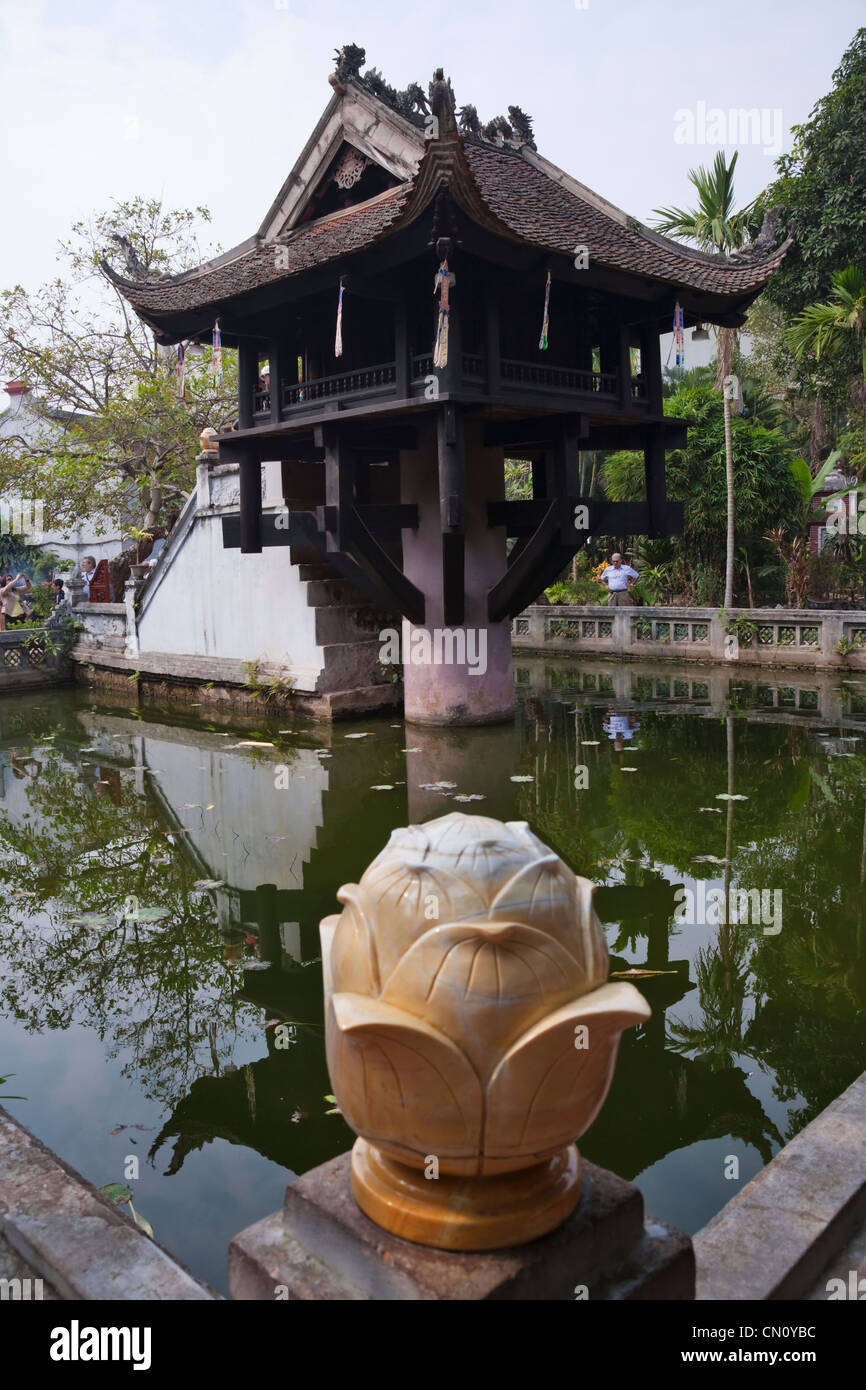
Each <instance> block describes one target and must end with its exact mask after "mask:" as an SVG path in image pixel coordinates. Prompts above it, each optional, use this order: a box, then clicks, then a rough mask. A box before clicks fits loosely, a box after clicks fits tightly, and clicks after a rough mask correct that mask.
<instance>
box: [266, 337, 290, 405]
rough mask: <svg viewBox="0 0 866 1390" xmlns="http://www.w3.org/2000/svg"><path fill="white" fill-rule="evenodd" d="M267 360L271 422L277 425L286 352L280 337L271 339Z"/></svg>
mask: <svg viewBox="0 0 866 1390" xmlns="http://www.w3.org/2000/svg"><path fill="white" fill-rule="evenodd" d="M268 362H269V364H270V368H271V423H272V424H274V425H278V424H279V423H280V404H281V397H282V384H283V378H284V377H285V374H286V353H285V348H284V346H283V342H282V340H281V339H279V338H272V339H271V341H270V344H269V350H268Z"/></svg>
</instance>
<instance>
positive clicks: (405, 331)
mask: <svg viewBox="0 0 866 1390" xmlns="http://www.w3.org/2000/svg"><path fill="white" fill-rule="evenodd" d="M394 361H395V377H396V381H395V385H396V388H397V400H398V401H405V400H407V399H408V397H409V319H408V313H407V309H406V301H405V299H403V298H400V299H398V301H397V304H396V306H395V309H394Z"/></svg>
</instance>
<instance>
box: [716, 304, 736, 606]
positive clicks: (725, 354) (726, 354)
mask: <svg viewBox="0 0 866 1390" xmlns="http://www.w3.org/2000/svg"><path fill="white" fill-rule="evenodd" d="M735 341H736V332H735V330H734V329H733V328H720V329H719V333H718V345H719V351H718V357H717V361H716V385H717V386H720V387H721V388H722V392H723V394H724V406H725V485H726V490H727V498H728V519H727V543H726V546H725V601H724V604H723V607H724V609H725V611H726V612H727V611H728V610H729V609H730V608H732V607H733V602H734V445H733V437H732V434H731V402H730V400H729V399H728V398H729V396H730V391H729V390H728V389H727V388H726V386H725V382H726V381H727V379H728V377H729V376H730V375H731V364H732V361H733V356H734V344H735Z"/></svg>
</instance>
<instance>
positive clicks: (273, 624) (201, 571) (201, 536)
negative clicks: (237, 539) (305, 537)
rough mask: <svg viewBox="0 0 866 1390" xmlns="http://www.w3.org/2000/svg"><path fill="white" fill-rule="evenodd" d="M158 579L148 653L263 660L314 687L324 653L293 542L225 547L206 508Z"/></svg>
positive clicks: (144, 612)
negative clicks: (254, 551)
mask: <svg viewBox="0 0 866 1390" xmlns="http://www.w3.org/2000/svg"><path fill="white" fill-rule="evenodd" d="M151 584H152V585H153V586H154V589H153V592H152V593H151V592H149V591H146V592H145V596H144V598H143V601H142V608H141V613H140V617H139V622H138V645H139V651H140V652H141V653H146V652H163V653H168V654H173V655H185V656H202V657H215V658H221V659H229V660H232V659H233V660H237V661H244V662H248V661H256V662H257V661H262V662H266V663H268V664H272V665H275V666H281V667H284V668H285V669H286V671H287V673H288V674H289V675H290V676H292V677H293V678H294V680H295V682H296V687H297V688H298V689H300V690H314V689H315V687H316V682H317V680H318V677H319V675H320V674H321V671H322V669H323V664H324V656H323V652H322V648H321V647H320V646H318V645H317V644H316V638H315V610H314V609H313V608H310V607H309V606H308V604H307V594H306V585H305V584H304V583H303V582H302V581H301V579H300V578H299V574H298V568H297V566H294V565H292V564H291V563H290V560H289V549H288V546H272V547H269V548H266V549H264V550H263V551H262V552H261V554H260V555H242V554H241V552H240V550H225V549H224V548H223V541H222V524H221V518H220V516H219V515H213V514H207V513H204V514H202V513H199V514H198V515H197V516H196V518H195V521H194V522H193V525H192V527H191V529H190V530H189V531H188V532H187V534H186V535H185V536H183V537H182V538H181V539H180V541H179V543H178V544H177V546H176V548H174V547H173V548H172V550H171V552H170V553H168V554H166V556H165V559H164V561H163V562H162V563H161V566H160V570H159V571H158V572H157V573H156V574H155V575H154V577H153V579H152V580H151Z"/></svg>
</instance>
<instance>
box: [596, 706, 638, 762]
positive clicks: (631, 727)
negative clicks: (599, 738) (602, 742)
mask: <svg viewBox="0 0 866 1390" xmlns="http://www.w3.org/2000/svg"><path fill="white" fill-rule="evenodd" d="M602 727H603V729H604V732H605V733H606V734H607V736H608V738H609V739H612V740H613V747H614V752H616V753H621V752H622V751H623V749H624V748H625V745H626V742H627V741H630V740H631V739H633V738H634V736H635V734H636V733H637V731H638V729H639V728H640V723H639V722H638V718H637V715H634V714H617V713H616V711H615V710H612V709H611V710H608V712H607V718H606V719H605V721H604V724H603V725H602Z"/></svg>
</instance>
